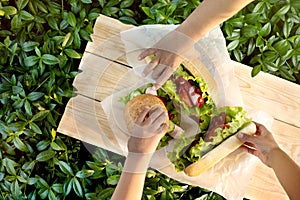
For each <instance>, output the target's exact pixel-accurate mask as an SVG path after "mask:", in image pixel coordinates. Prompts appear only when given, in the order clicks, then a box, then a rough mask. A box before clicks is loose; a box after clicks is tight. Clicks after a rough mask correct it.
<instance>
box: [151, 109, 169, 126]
mask: <svg viewBox="0 0 300 200" xmlns="http://www.w3.org/2000/svg"><path fill="white" fill-rule="evenodd" d="M166 119H167V115H166V113H165V112H162V113H160V115H159V116H158V117H157V118H156V119H155V120H154V121H153V123H152V127H153V129H154V130H157V129H158V128H159V127H160V126H161V125H162V124H163V123H164V122H165V121H166Z"/></svg>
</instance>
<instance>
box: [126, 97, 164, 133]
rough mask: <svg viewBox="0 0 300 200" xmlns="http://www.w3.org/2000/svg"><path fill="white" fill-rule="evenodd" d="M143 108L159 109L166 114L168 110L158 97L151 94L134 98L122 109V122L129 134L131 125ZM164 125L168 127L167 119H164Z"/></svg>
mask: <svg viewBox="0 0 300 200" xmlns="http://www.w3.org/2000/svg"><path fill="white" fill-rule="evenodd" d="M145 106H149V107H150V108H151V109H152V108H156V107H160V108H162V109H163V110H164V111H165V112H166V113H168V110H167V108H166V106H165V104H164V103H163V101H162V100H161V99H160V98H159V97H157V96H155V95H152V94H142V95H139V96H136V97H134V98H133V99H131V100H130V101H129V102H128V103H127V104H126V105H125V108H124V120H125V123H126V127H127V129H128V131H129V132H131V131H132V128H133V125H134V123H135V121H136V119H137V117H138V116H139V114H140V113H141V111H142V110H143V108H144V107H145ZM167 116H168V115H167ZM165 123H166V124H167V126H169V118H168V117H167V118H166V121H165Z"/></svg>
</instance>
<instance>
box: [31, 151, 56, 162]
mask: <svg viewBox="0 0 300 200" xmlns="http://www.w3.org/2000/svg"><path fill="white" fill-rule="evenodd" d="M55 155H56V152H55V151H53V150H46V151H42V152H41V153H39V154H38V155H37V156H36V160H37V161H39V162H45V161H48V160H50V159H51V158H53V157H54V156H55Z"/></svg>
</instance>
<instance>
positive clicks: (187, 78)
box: [120, 65, 256, 176]
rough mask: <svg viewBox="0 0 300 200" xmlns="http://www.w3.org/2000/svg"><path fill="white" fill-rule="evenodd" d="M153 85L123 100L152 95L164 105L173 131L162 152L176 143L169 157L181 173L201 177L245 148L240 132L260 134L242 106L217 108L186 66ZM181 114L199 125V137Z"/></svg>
mask: <svg viewBox="0 0 300 200" xmlns="http://www.w3.org/2000/svg"><path fill="white" fill-rule="evenodd" d="M152 86H153V85H152V84H148V85H147V86H145V87H143V88H138V89H136V90H134V91H131V92H130V93H128V95H126V96H124V97H122V98H120V101H121V102H123V103H124V104H127V103H128V102H130V101H134V99H135V98H136V97H137V96H139V95H144V94H151V95H154V96H156V97H157V98H159V99H160V100H161V101H162V102H163V104H164V105H165V107H166V110H167V112H168V116H169V121H168V126H169V128H168V130H167V133H166V134H165V136H164V137H163V138H162V139H161V141H160V144H159V146H158V149H159V148H162V147H165V146H167V145H168V144H169V142H170V141H171V140H172V142H173V151H172V152H169V153H168V155H167V156H168V158H169V159H170V161H171V162H172V163H173V164H174V167H175V169H176V170H177V171H184V172H185V173H186V174H187V175H189V176H197V175H199V174H201V173H202V172H203V171H205V170H207V169H209V168H211V167H212V166H213V165H215V164H216V163H217V162H219V161H220V160H221V159H222V158H224V157H226V156H227V155H228V154H229V153H231V152H232V151H234V150H235V149H237V148H238V147H239V146H240V145H242V143H241V142H240V141H239V140H238V139H237V138H236V134H237V133H238V132H239V131H241V130H242V131H243V132H246V133H249V134H254V133H255V131H256V127H255V125H254V124H253V123H252V122H251V119H250V118H247V117H246V111H245V110H244V109H243V108H242V107H230V106H225V107H221V108H217V107H216V106H215V104H214V102H213V99H212V98H211V96H210V95H209V93H208V85H207V82H206V81H205V80H204V79H203V78H201V77H195V76H193V74H191V73H190V72H189V70H188V69H187V68H185V67H184V66H183V65H180V66H179V67H178V68H177V70H176V71H175V72H174V73H173V74H172V76H171V77H170V78H169V80H168V81H166V83H165V84H164V85H162V87H161V88H160V89H158V90H155V91H154V90H153V89H152ZM149 101H151V100H149ZM149 101H148V102H149ZM144 102H147V101H144ZM144 106H146V105H144ZM132 109H134V108H132ZM181 114H185V115H188V116H189V117H190V118H191V119H193V120H195V121H196V122H197V124H198V126H199V129H198V133H197V134H196V135H193V136H187V135H188V134H187V133H185V130H183V129H182V128H181V126H180V125H181V122H180V120H179V119H180V115H181Z"/></svg>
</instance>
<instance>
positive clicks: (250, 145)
mask: <svg viewBox="0 0 300 200" xmlns="http://www.w3.org/2000/svg"><path fill="white" fill-rule="evenodd" d="M243 145H244V146H247V147H249V148H253V149H255V145H254V144H252V143H250V142H245V143H244V144H243Z"/></svg>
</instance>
